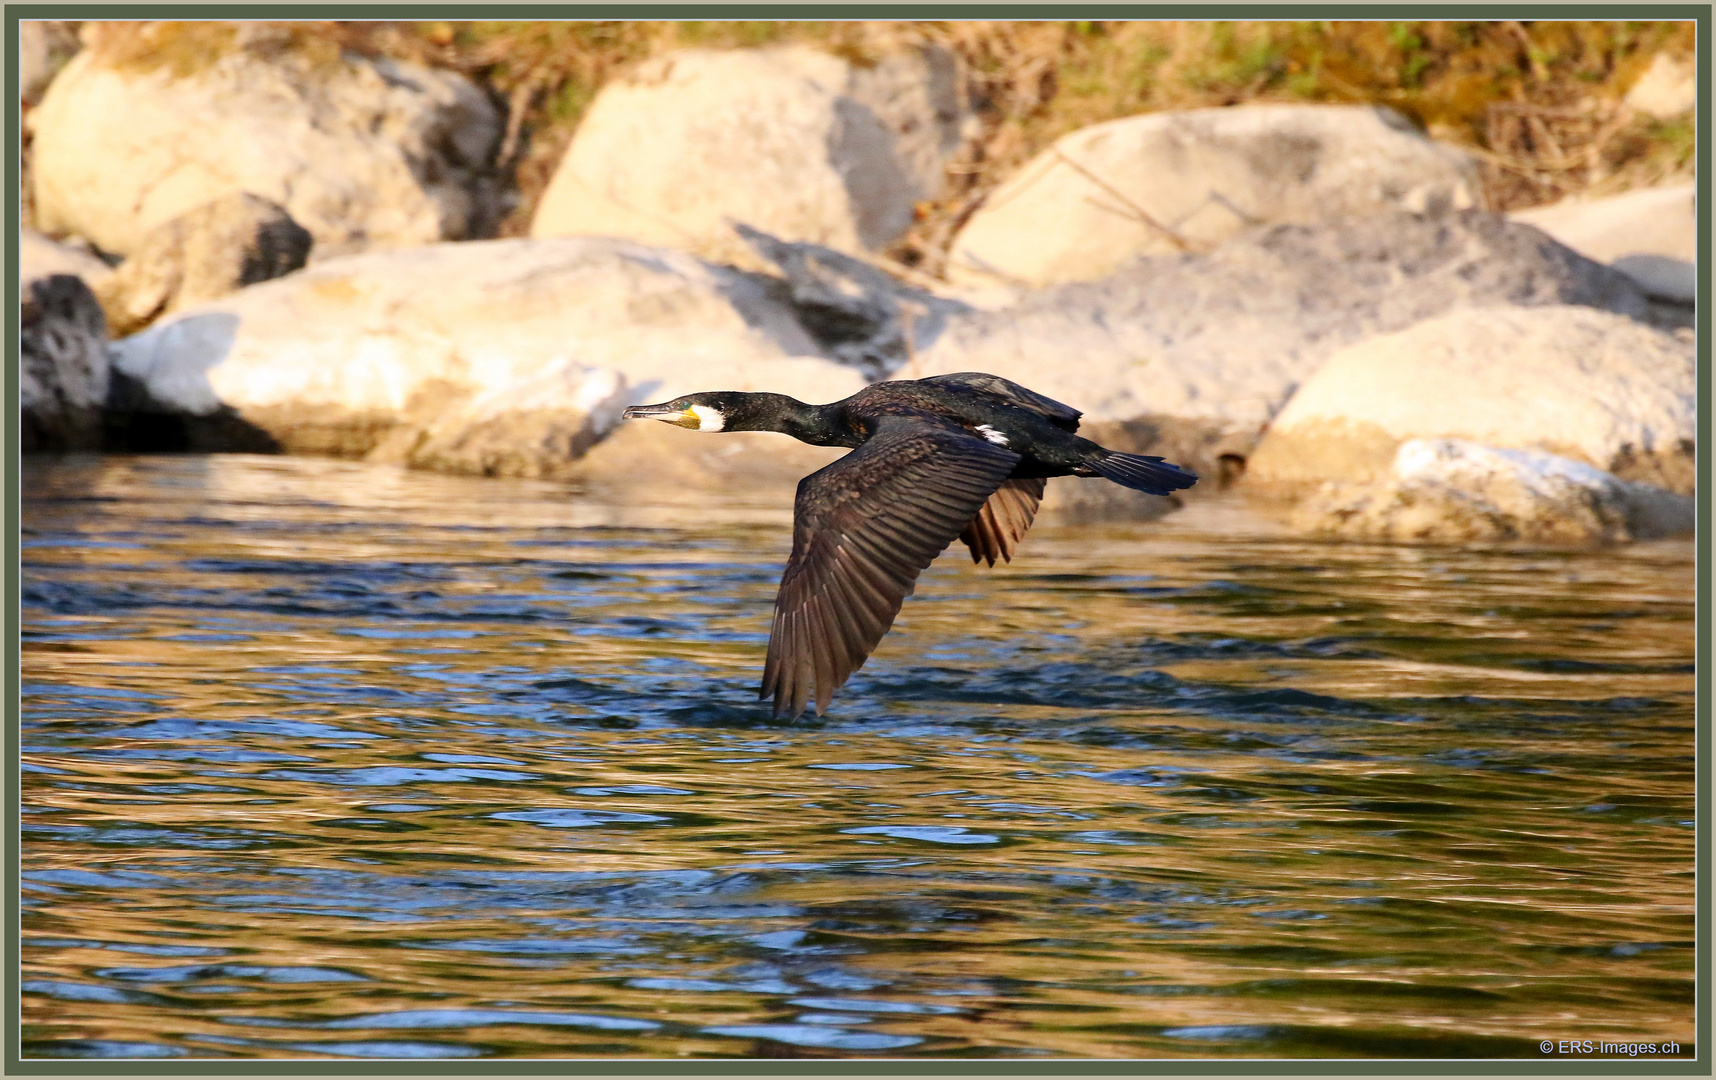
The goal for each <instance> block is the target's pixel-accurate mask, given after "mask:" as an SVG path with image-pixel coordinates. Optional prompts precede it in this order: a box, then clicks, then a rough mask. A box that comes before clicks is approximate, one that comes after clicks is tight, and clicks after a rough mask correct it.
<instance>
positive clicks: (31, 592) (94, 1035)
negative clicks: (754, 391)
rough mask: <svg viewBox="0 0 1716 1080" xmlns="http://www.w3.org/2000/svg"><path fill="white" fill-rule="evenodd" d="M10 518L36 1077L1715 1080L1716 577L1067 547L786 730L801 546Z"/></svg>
mask: <svg viewBox="0 0 1716 1080" xmlns="http://www.w3.org/2000/svg"><path fill="white" fill-rule="evenodd" d="M1077 482H1079V481H1069V480H1062V481H1057V483H1077ZM24 493H25V500H26V502H25V512H24V519H23V521H24V526H25V529H24V538H23V543H24V551H23V604H24V608H23V620H24V621H23V626H24V633H25V639H24V642H23V647H24V652H23V661H22V675H23V681H24V721H23V727H24V730H23V734H24V740H23V747H24V770H25V772H24V776H23V781H24V785H23V792H24V807H23V814H24V816H23V836H24V843H25V848H24V853H23V863H24V912H23V938H24V949H23V953H22V958H23V965H24V969H23V979H24V983H23V987H24V991H25V993H24V999H23V1000H24V1005H23V1007H24V1020H25V1028H24V1040H25V1044H24V1054H25V1056H26V1057H168V1056H172V1057H304V1056H333V1057H360V1058H394V1057H454V1058H457V1057H478V1056H496V1057H505V1056H516V1057H575V1056H594V1055H623V1056H634V1057H635V1056H643V1057H675V1056H693V1057H723V1056H730V1057H863V1056H901V1057H911V1056H923V1057H986V1056H987V1057H1030V1056H1077V1057H1096V1058H1112V1057H1162V1056H1183V1057H1229V1056H1245V1057H1290V1056H1307V1055H1310V1056H1328V1057H1338V1056H1386V1057H1420V1056H1428V1057H1444V1056H1447V1057H1462V1056H1494V1057H1524V1058H1540V1057H1543V1056H1544V1054H1543V1053H1542V1051H1541V1049H1540V1044H1541V1043H1542V1041H1543V1040H1552V1041H1557V1042H1558V1041H1560V1040H1572V1039H1593V1040H1608V1041H1613V1042H1623V1043H1633V1044H1637V1043H1641V1042H1643V1043H1656V1044H1660V1043H1663V1042H1665V1041H1668V1040H1675V1041H1677V1042H1678V1044H1679V1046H1680V1048H1681V1050H1682V1052H1683V1053H1690V1052H1691V1051H1692V1049H1693V1046H1692V1043H1693V1037H1694V1028H1693V948H1692V938H1693V876H1692V870H1693V862H1692V860H1693V839H1694V832H1693V826H1694V822H1693V704H1692V686H1693V668H1692V659H1693V644H1694V643H1693V623H1692V611H1693V595H1692V589H1693V577H1692V575H1693V549H1692V546H1691V545H1690V544H1689V543H1671V544H1657V545H1644V546H1637V547H1632V548H1627V549H1621V550H1611V551H1603V552H1596V553H1571V552H1542V551H1539V552H1507V551H1489V552H1468V551H1457V550H1438V549H1408V548H1389V547H1370V546H1362V545H1325V544H1313V543H1307V542H1304V541H1300V540H1294V539H1287V538H1282V537H1274V536H1271V535H1269V534H1268V533H1267V532H1262V531H1259V530H1257V529H1255V528H1253V527H1250V526H1248V525H1247V524H1246V522H1245V520H1244V518H1243V517H1241V516H1238V515H1237V514H1236V512H1234V511H1231V510H1227V509H1224V508H1223V507H1222V506H1221V505H1220V504H1214V505H1211V504H1205V505H1203V506H1198V507H1194V508H1193V509H1192V510H1189V511H1187V512H1185V513H1182V514H1180V515H1177V516H1176V517H1173V518H1169V519H1167V520H1165V521H1162V522H1157V523H1154V524H1137V525H1126V526H1113V527H1103V528H1099V529H1098V528H1082V529H1080V528H1050V527H1042V528H1039V529H1038V530H1036V531H1035V532H1034V533H1033V534H1032V535H1031V536H1030V537H1028V538H1027V540H1026V542H1025V544H1024V548H1023V551H1022V553H1021V558H1020V561H1019V562H1018V563H1016V564H1014V565H1013V566H1011V567H1004V568H1000V569H997V570H993V571H986V570H978V569H975V568H974V567H972V566H971V564H970V562H969V560H968V559H967V558H966V557H965V556H964V555H963V554H962V553H958V552H955V553H950V554H949V555H947V556H945V557H944V558H943V559H942V560H941V561H940V562H938V563H937V564H936V565H935V566H934V567H932V569H931V570H930V571H929V573H927V574H926V575H925V578H924V580H923V581H922V583H921V584H920V588H919V592H918V595H917V597H915V598H914V599H912V600H910V601H908V602H907V605H906V608H905V612H904V614H903V615H902V617H901V619H900V622H899V624H898V625H897V627H896V629H895V631H894V633H893V634H892V635H890V636H889V637H888V638H887V639H886V640H885V641H884V643H883V644H882V646H881V648H880V649H879V650H878V652H877V653H876V655H875V657H874V659H872V661H871V662H870V664H869V665H868V666H867V667H865V668H864V670H863V671H861V672H859V673H858V675H857V676H855V677H854V679H853V681H852V682H851V683H850V684H849V685H848V687H847V688H846V690H845V691H844V692H843V693H842V694H841V695H840V696H839V697H837V699H836V701H835V706H834V708H833V710H832V711H831V713H830V714H829V715H828V716H827V717H826V718H823V719H820V720H818V719H815V718H814V717H806V718H805V719H803V720H801V721H800V722H798V723H796V724H791V725H788V724H783V723H776V722H773V721H771V720H770V719H769V718H768V716H767V713H766V711H765V710H764V709H763V708H761V707H759V705H758V704H757V703H756V700H755V692H754V689H753V688H754V686H755V684H756V681H757V679H758V676H759V674H760V669H761V664H762V656H763V647H764V635H765V634H766V631H767V625H768V624H767V613H768V608H769V604H770V602H771V600H772V598H773V594H774V588H775V582H776V580H777V575H778V572H779V567H780V565H781V563H782V561H783V560H784V558H785V555H786V552H787V548H788V545H789V542H790V536H789V523H790V518H789V509H788V502H789V500H788V499H787V498H785V497H781V496H760V495H758V496H750V497H748V498H747V497H740V496H721V495H715V494H711V493H708V492H672V491H663V492H649V493H648V494H647V495H637V496H635V497H634V499H633V501H632V503H631V504H621V503H617V502H614V501H612V500H611V499H610V500H607V501H603V500H600V499H596V498H593V497H591V496H587V495H580V494H579V493H577V492H574V491H572V490H569V489H566V488H562V487H557V486H554V485H548V484H531V483H525V482H512V481H497V480H465V479H455V478H447V477H436V476H430V475H424V474H412V473H405V472H399V471H394V470H391V469H387V468H382V467H370V466H363V465H354V464H349V463H340V462H332V461H321V460H310V459H283V458H249V457H200V458H199V457H178V458H173V457H140V458H110V459H105V460H98V459H94V458H86V459H75V458H73V459H64V460H58V461H54V460H45V459H43V460H31V461H29V462H27V463H26V467H25V477H24ZM652 498H654V499H659V500H660V501H657V502H654V503H646V502H645V501H644V500H646V499H652ZM1577 1056H1588V1055H1577Z"/></svg>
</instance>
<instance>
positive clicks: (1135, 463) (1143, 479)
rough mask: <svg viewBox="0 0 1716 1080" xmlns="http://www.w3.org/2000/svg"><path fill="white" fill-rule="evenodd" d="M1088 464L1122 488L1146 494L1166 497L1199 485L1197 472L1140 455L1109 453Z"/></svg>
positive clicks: (1156, 458) (1111, 451)
mask: <svg viewBox="0 0 1716 1080" xmlns="http://www.w3.org/2000/svg"><path fill="white" fill-rule="evenodd" d="M1086 464H1088V465H1089V466H1090V467H1091V468H1092V469H1095V470H1096V472H1097V473H1098V474H1099V475H1101V476H1105V477H1107V478H1108V479H1110V480H1112V481H1114V482H1115V483H1116V484H1119V485H1121V486H1122V487H1129V488H1132V489H1134V490H1136V491H1147V492H1149V493H1150V494H1152V495H1166V494H1168V493H1169V492H1170V491H1178V490H1180V489H1181V488H1189V487H1191V486H1192V485H1193V484H1195V483H1197V482H1198V476H1197V474H1196V473H1191V472H1187V471H1186V470H1185V469H1182V468H1180V467H1179V466H1178V465H1172V464H1169V463H1168V462H1166V461H1163V460H1162V459H1161V458H1159V457H1144V456H1143V455H1141V454H1122V453H1120V452H1118V451H1115V450H1110V451H1109V452H1108V456H1107V457H1104V458H1098V459H1097V460H1095V461H1091V462H1087V463H1086Z"/></svg>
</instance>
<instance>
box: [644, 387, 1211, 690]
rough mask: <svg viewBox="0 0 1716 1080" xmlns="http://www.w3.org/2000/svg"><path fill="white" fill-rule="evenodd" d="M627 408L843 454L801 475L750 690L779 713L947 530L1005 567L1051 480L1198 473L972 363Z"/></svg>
mask: <svg viewBox="0 0 1716 1080" xmlns="http://www.w3.org/2000/svg"><path fill="white" fill-rule="evenodd" d="M626 416H627V417H628V418H642V417H648V418H653V419H658V420H665V421H667V422H668V423H673V424H678V425H679V426H681V427H688V428H692V429H694V430H705V431H778V432H782V433H784V434H788V435H791V436H793V437H794V438H796V439H799V440H800V441H802V442H807V443H812V444H814V445H817V446H846V447H851V448H853V452H852V453H850V454H847V455H846V456H845V457H843V458H841V459H840V460H839V461H836V462H834V463H833V464H831V465H829V466H827V467H825V468H822V469H818V470H817V471H816V472H814V473H812V474H810V475H809V476H807V477H805V478H804V479H803V480H802V481H800V482H799V485H798V497H797V499H796V501H795V503H794V508H793V546H792V555H791V557H790V558H788V560H787V565H786V572H785V573H784V574H783V575H782V576H781V588H780V593H779V594H778V595H777V596H776V598H775V617H774V626H773V629H772V631H771V633H770V635H769V652H768V659H767V661H766V662H765V664H764V667H763V683H762V689H761V693H760V696H761V697H765V698H767V697H771V696H772V697H773V698H774V715H775V716H777V717H780V716H791V717H797V716H798V715H799V714H800V713H802V712H803V711H804V710H805V708H807V707H808V706H810V705H811V704H813V703H814V704H815V706H816V711H817V713H818V715H820V714H821V713H822V712H824V711H825V710H826V709H827V708H828V703H829V701H830V699H832V697H833V696H834V691H835V690H836V689H838V688H839V687H840V686H841V685H842V684H843V683H845V682H846V680H847V678H849V677H850V676H851V674H852V673H853V672H854V671H857V670H858V668H859V667H861V666H862V665H863V663H864V661H865V660H866V659H867V658H868V657H869V655H870V652H871V650H872V649H874V648H875V647H876V643H877V642H879V641H881V640H882V636H883V635H884V634H886V633H887V632H888V628H889V627H890V626H892V625H893V622H894V616H895V615H897V614H898V613H899V610H900V604H901V603H902V602H903V601H904V600H905V598H906V597H908V596H910V595H911V594H912V590H913V589H914V587H915V586H916V582H917V577H918V575H919V574H920V573H922V572H923V570H924V568H926V567H927V566H929V564H930V563H931V562H933V561H934V560H935V557H936V556H937V555H939V554H941V552H942V551H943V550H944V549H945V548H946V547H947V546H948V545H949V544H951V543H952V542H953V541H954V540H955V539H956V538H957V539H960V540H963V541H964V542H965V544H966V546H967V547H968V548H970V550H971V558H972V561H973V562H986V563H988V565H990V566H994V565H995V562H996V560H997V559H1001V560H1004V561H1011V560H1012V557H1013V553H1014V551H1015V550H1016V549H1017V547H1018V544H1019V540H1020V538H1021V537H1023V536H1024V534H1025V531H1026V530H1027V529H1029V528H1030V527H1031V521H1032V519H1033V518H1034V517H1035V516H1036V512H1037V506H1038V504H1039V503H1040V502H1041V501H1042V497H1043V491H1044V489H1045V487H1046V485H1047V482H1048V480H1049V478H1051V477H1055V476H1102V477H1106V478H1107V479H1109V480H1113V481H1114V482H1115V483H1118V484H1122V485H1125V486H1126V487H1130V488H1136V489H1137V490H1140V491H1147V492H1150V493H1151V494H1155V495H1166V494H1168V493H1169V492H1172V491H1177V490H1179V489H1181V488H1187V487H1190V486H1192V485H1193V484H1195V483H1196V482H1197V477H1196V476H1195V475H1193V474H1192V473H1189V472H1187V471H1186V470H1184V469H1181V468H1180V467H1178V466H1176V465H1171V464H1169V463H1167V462H1165V461H1163V460H1162V459H1161V458H1158V457H1145V456H1141V455H1137V454H1123V453H1120V452H1118V451H1114V450H1109V449H1107V448H1105V447H1102V446H1099V445H1097V444H1096V443H1094V442H1091V441H1090V440H1089V439H1085V438H1081V437H1080V436H1079V435H1077V434H1076V432H1077V430H1078V423H1079V416H1080V413H1079V411H1078V410H1077V409H1073V408H1070V407H1069V406H1066V405H1063V404H1061V403H1060V402H1058V401H1055V400H1053V399H1051V398H1047V397H1044V396H1043V395H1041V394H1038V393H1036V392H1035V391H1032V390H1028V389H1026V388H1025V387H1023V386H1020V385H1019V384H1017V383H1014V382H1009V381H1008V380H1006V379H1003V378H1000V377H999V376H995V375H986V374H981V373H978V372H961V373H958V374H953V375H937V376H934V377H931V378H928V379H919V380H916V381H907V380H901V381H897V382H883V383H876V384H874V385H872V386H869V387H866V388H865V389H863V390H861V391H859V392H858V393H856V394H854V395H852V396H851V397H849V398H847V399H845V400H844V401H836V402H834V403H832V404H829V405H806V404H805V403H803V402H801V401H797V400H794V399H793V398H789V397H785V396H783V395H780V394H750V393H740V392H736V391H725V392H716V393H706V394H691V395H688V396H686V397H682V398H677V399H675V400H673V401H670V402H666V403H664V404H661V405H639V406H633V407H632V408H630V409H627V410H626Z"/></svg>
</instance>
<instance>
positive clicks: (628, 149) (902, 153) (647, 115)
mask: <svg viewBox="0 0 1716 1080" xmlns="http://www.w3.org/2000/svg"><path fill="white" fill-rule="evenodd" d="M969 127H970V117H969V113H968V112H967V111H966V109H965V107H964V103H963V101H962V100H961V93H960V83H959V79H958V71H957V68H956V65H955V61H954V58H953V57H952V55H951V54H949V53H947V52H946V51H945V50H942V49H939V48H935V47H928V46H926V47H921V48H914V49H908V50H905V51H901V52H897V53H894V54H892V55H890V56H887V57H885V58H884V59H882V60H881V61H880V62H879V63H876V64H875V65H873V66H869V67H862V66H856V65H853V64H849V63H847V62H846V61H845V60H843V59H840V58H839V57H835V56H831V55H828V54H827V53H822V52H818V51H816V50H813V49H809V48H805V47H801V46H783V47H774V48H766V49H739V50H728V51H716V50H707V49H687V50H683V51H679V52H674V53H670V54H668V55H665V56H661V57H657V58H654V59H651V60H649V61H646V62H644V63H642V64H640V65H639V66H638V67H637V68H636V69H634V70H633V71H632V72H631V73H630V74H628V75H626V76H624V77H622V78H619V79H617V80H615V81H614V82H611V83H610V84H609V85H607V86H606V87H604V88H603V89H602V91H601V93H600V94H599V95H597V97H596V100H595V101H594V102H593V103H592V104H591V106H590V109H589V111H588V112H587V113H586V114H585V116H584V118H583V120H582V122H581V123H580V124H579V127H578V133H577V135H576V136H575V137H574V138H573V140H572V144H571V146H570V147H569V148H568V149H567V151H566V156H565V158H564V159H563V160H562V161H561V163H560V166H559V168H558V170H557V171H556V172H555V174H554V178H553V180H552V181H551V182H550V183H549V185H548V188H547V190H546V191H544V192H543V195H542V199H541V201H540V203H539V204H538V206H537V210H536V217H535V219H534V220H533V221H532V223H531V235H533V236H540V237H545V236H568V235H598V236H620V237H627V238H630V239H635V240H640V241H644V242H646V243H651V244H661V245H664V246H672V247H678V248H683V249H686V250H690V251H694V252H697V253H699V254H702V255H706V256H710V257H714V258H721V259H732V258H735V257H742V256H743V255H744V247H743V245H742V243H741V242H740V241H739V240H738V238H737V237H736V236H735V235H734V233H733V230H732V228H731V223H733V222H738V223H742V224H745V225H750V226H753V227H755V228H759V229H762V230H763V231H765V232H768V233H771V234H773V235H775V236H778V237H780V238H782V239H785V240H802V241H810V242H813V243H817V244H824V245H827V246H829V247H833V248H837V249H841V250H845V251H862V250H866V249H875V248H879V247H881V246H882V245H884V244H886V243H887V242H888V241H890V240H892V239H894V238H895V237H897V236H899V235H900V234H901V233H902V232H904V231H905V230H906V228H908V227H909V226H910V225H911V222H912V214H913V205H914V204H915V203H917V202H918V201H920V200H923V199H927V198H930V197H932V196H933V195H935V194H936V192H937V191H938V190H939V189H940V187H941V184H942V179H943V167H944V165H945V164H946V162H947V161H948V160H949V158H951V157H952V155H953V154H954V152H955V151H956V150H957V149H958V147H959V145H960V143H961V141H962V140H963V139H964V138H965V137H966V135H967V134H968V132H969Z"/></svg>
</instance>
